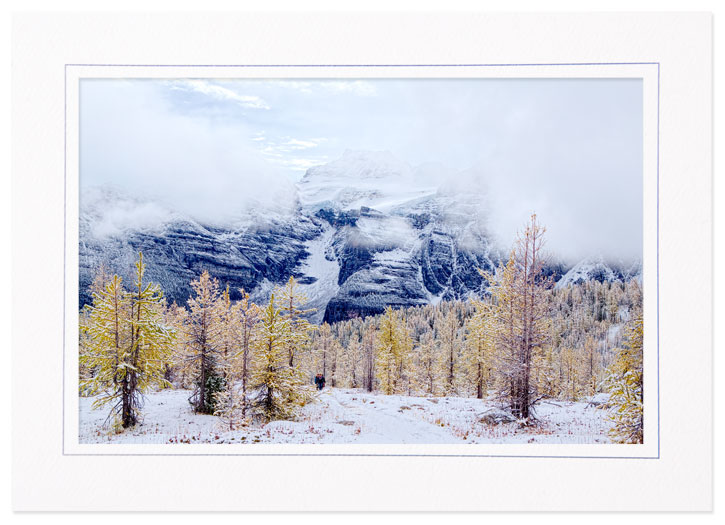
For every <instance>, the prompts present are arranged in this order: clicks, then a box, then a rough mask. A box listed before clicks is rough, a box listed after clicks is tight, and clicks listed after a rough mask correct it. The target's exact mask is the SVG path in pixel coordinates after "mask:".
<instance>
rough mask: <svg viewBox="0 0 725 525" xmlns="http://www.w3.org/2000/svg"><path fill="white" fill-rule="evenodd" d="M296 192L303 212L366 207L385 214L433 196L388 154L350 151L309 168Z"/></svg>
mask: <svg viewBox="0 0 725 525" xmlns="http://www.w3.org/2000/svg"><path fill="white" fill-rule="evenodd" d="M297 188H298V198H299V202H300V205H301V206H302V207H303V209H306V210H315V209H323V208H333V209H340V210H354V209H359V208H361V207H368V208H374V209H376V210H378V211H381V212H387V211H388V210H390V209H391V208H393V207H394V206H396V205H399V204H401V203H404V202H406V201H409V200H412V199H416V198H419V197H422V196H425V195H432V194H434V193H435V192H436V188H435V187H422V188H421V187H420V186H419V185H417V184H416V181H415V177H414V171H413V170H412V169H411V167H410V166H408V165H407V164H405V163H403V162H401V161H399V160H398V159H396V158H395V157H394V156H393V155H392V154H390V153H389V152H369V151H349V150H348V151H345V153H344V154H343V156H342V157H341V158H339V159H337V160H335V161H333V162H330V163H328V164H325V165H323V166H317V167H314V168H310V169H309V170H308V171H307V173H306V174H305V176H304V177H303V178H302V180H301V181H300V182H299V184H298V185H297Z"/></svg>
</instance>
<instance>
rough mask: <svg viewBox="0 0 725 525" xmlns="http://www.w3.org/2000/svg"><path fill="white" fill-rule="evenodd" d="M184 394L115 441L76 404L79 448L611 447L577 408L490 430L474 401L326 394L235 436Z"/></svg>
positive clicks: (592, 414)
mask: <svg viewBox="0 0 725 525" xmlns="http://www.w3.org/2000/svg"><path fill="white" fill-rule="evenodd" d="M190 395H191V392H190V391H188V390H163V391H160V392H155V393H152V394H149V395H147V396H146V403H145V406H144V409H143V420H142V422H141V423H140V424H138V425H137V426H136V427H134V428H132V429H129V430H126V431H124V432H122V433H120V434H113V433H112V432H110V431H109V429H108V428H105V427H104V422H105V420H106V417H107V415H108V410H107V409H97V410H94V409H92V408H91V404H92V402H93V399H92V398H80V429H79V430H80V442H81V443H118V444H124V443H135V444H166V443H236V444H240V443H252V444H254V443H293V444H310V443H320V444H344V443H354V444H409V443H411V444H412V443H417V444H464V443H539V444H547V443H568V444H592V443H609V442H610V441H609V438H608V436H607V430H608V428H609V425H610V424H609V422H608V420H607V412H606V411H605V410H601V409H599V408H596V407H594V406H593V405H591V404H590V403H588V402H586V401H582V402H562V401H556V402H553V401H552V402H541V403H539V404H538V405H537V406H536V415H537V418H538V419H539V423H538V424H537V425H536V426H531V427H521V426H520V425H519V424H518V423H516V422H514V423H508V424H506V423H504V424H500V425H488V424H485V423H482V422H480V418H481V415H482V414H483V413H485V412H486V411H487V410H491V409H495V404H494V403H491V402H488V401H487V402H484V401H482V400H478V399H474V398H458V397H416V396H398V395H394V396H385V395H381V394H376V393H368V392H363V391H360V390H352V389H336V388H326V389H325V390H323V391H322V392H320V393H319V394H318V397H317V399H316V400H315V401H314V402H312V403H309V404H308V405H307V406H305V407H304V408H303V409H302V413H301V414H300V416H299V417H298V419H297V421H273V422H271V423H268V424H265V425H257V426H255V425H252V426H249V427H245V428H243V429H240V430H235V431H233V432H230V431H228V429H225V428H223V424H222V422H221V420H220V419H219V418H217V417H216V416H210V415H201V414H194V413H193V411H192V410H191V407H190V405H189V403H188V398H189V396H190Z"/></svg>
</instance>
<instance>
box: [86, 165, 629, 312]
mask: <svg viewBox="0 0 725 525" xmlns="http://www.w3.org/2000/svg"><path fill="white" fill-rule="evenodd" d="M426 169H427V172H426V173H425V177H421V176H420V173H419V172H417V171H416V170H415V169H413V168H411V167H410V166H408V165H407V164H405V163H403V162H401V161H399V160H397V159H396V158H395V157H393V156H392V155H391V154H389V153H386V152H346V153H345V154H344V155H343V156H342V157H341V158H340V159H338V160H336V161H333V162H331V163H329V164H326V165H324V166H318V167H315V168H311V169H309V170H308V171H307V173H306V174H305V176H304V177H303V178H302V180H301V181H300V182H299V183H298V185H297V202H296V205H294V206H281V205H280V206H278V207H276V208H275V207H273V206H272V205H270V204H267V205H264V206H256V207H255V206H246V207H244V210H246V211H244V212H240V213H239V214H238V216H236V217H235V218H234V219H233V220H225V221H224V222H223V223H221V224H210V223H208V222H201V221H199V220H196V219H194V218H192V217H191V216H189V215H185V214H183V213H180V212H178V211H176V210H173V209H170V208H169V207H168V206H164V205H162V204H160V202H159V201H157V200H152V199H147V200H141V199H138V198H136V197H134V196H129V195H124V194H123V193H122V192H120V191H118V190H111V189H108V188H104V189H100V190H99V189H88V190H86V191H84V193H83V194H82V199H81V215H80V246H79V255H80V301H81V304H84V303H87V302H89V301H90V297H89V294H88V286H89V285H90V283H91V281H92V279H93V272H94V271H95V269H96V268H97V267H98V265H99V264H101V263H103V264H105V265H106V266H107V267H108V268H109V269H110V270H112V271H114V272H118V273H120V274H121V275H122V277H124V278H125V279H130V277H131V273H132V268H133V262H134V261H135V259H136V257H137V255H138V252H139V251H142V252H143V253H144V260H145V262H146V264H147V277H148V279H150V280H153V281H155V282H158V283H160V284H161V286H162V287H163V289H164V292H165V294H166V296H167V298H168V299H169V301H176V302H177V303H185V302H186V300H187V298H188V297H189V295H190V292H191V287H190V282H191V280H192V279H196V278H198V276H199V274H200V273H201V272H202V271H203V270H205V269H206V270H209V272H210V273H211V274H212V276H214V277H216V278H218V279H219V281H220V284H221V285H222V286H226V285H229V288H230V292H231V294H232V298H238V297H239V289H240V288H244V289H245V290H246V291H248V292H249V293H250V294H251V296H252V298H253V299H254V300H256V301H260V302H261V301H264V300H266V299H267V298H268V296H269V293H270V292H271V291H272V290H273V289H274V287H275V286H276V285H279V284H282V283H284V282H285V281H286V280H287V279H288V278H289V277H290V276H291V275H294V276H295V278H297V279H298V280H299V282H300V284H301V285H302V287H303V289H304V292H305V293H306V295H307V296H308V298H309V300H310V306H311V307H313V308H315V309H316V311H315V313H314V314H313V317H312V320H313V321H315V322H321V321H323V320H325V321H328V322H334V321H338V320H341V319H346V318H349V317H351V316H365V315H369V314H376V313H379V312H381V311H382V310H383V309H384V308H385V306H387V305H393V306H413V305H423V304H428V303H436V302H438V301H441V300H450V299H461V298H466V297H469V296H471V295H478V294H480V293H481V292H482V291H483V288H482V287H483V286H484V283H483V281H482V278H481V276H480V274H479V272H478V269H479V268H480V269H485V270H491V269H493V267H494V266H495V265H497V264H498V262H499V261H500V253H499V251H498V250H497V249H496V248H495V247H494V246H492V244H491V242H490V241H489V239H490V238H491V236H490V235H489V234H488V233H487V231H486V227H485V225H486V220H485V215H484V214H485V211H486V206H485V203H484V201H483V198H482V197H481V195H480V194H478V193H475V192H472V193H466V192H461V191H454V190H451V189H450V188H449V189H448V190H445V191H443V190H439V189H437V188H436V187H431V186H430V185H425V184H422V183H421V182H420V180H421V179H425V180H431V174H430V169H431V168H430V167H427V168H426ZM240 209H242V208H241V206H240ZM549 270H550V271H551V272H552V273H554V274H555V275H560V274H561V273H563V271H565V270H567V268H561V267H552V268H551V269H549ZM597 272H599V273H597ZM587 276H595V278H596V276H601V277H602V278H606V279H612V278H620V277H624V278H629V277H628V276H624V275H623V274H622V273H621V272H620V273H617V272H616V271H615V270H613V269H612V268H611V267H609V266H606V265H603V263H602V264H599V263H585V262H584V261H583V262H582V263H579V264H578V265H576V266H575V267H573V268H571V269H570V270H569V271H568V273H567V274H566V275H565V276H564V278H563V279H562V280H561V281H560V282H564V283H568V282H576V280H578V279H583V278H587Z"/></svg>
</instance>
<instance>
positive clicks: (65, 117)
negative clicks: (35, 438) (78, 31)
mask: <svg viewBox="0 0 725 525" xmlns="http://www.w3.org/2000/svg"><path fill="white" fill-rule="evenodd" d="M623 65H656V66H657V148H656V149H657V160H656V166H657V167H656V172H657V173H656V177H657V179H656V186H657V190H656V196H657V206H656V213H657V218H656V237H657V239H656V246H657V257H656V265H657V272H656V275H657V298H656V299H657V307H656V312H657V324H656V330H657V456H656V457H655V456H550V455H549V456H547V455H538V456H533V455H527V456H520V455H505V454H504V455H499V454H368V453H361V454H342V453H332V454H319V453H310V454H284V453H283V454H264V453H249V454H227V453H221V454H216V453H189V454H179V453H175V452H171V453H168V454H167V453H148V454H144V453H139V454H132V453H129V454H124V453H121V454H111V453H100V454H92V453H73V454H71V453H66V451H65V363H66V337H65V333H66V311H65V310H66V277H67V275H66V274H67V261H66V253H67V249H68V248H67V227H68V224H67V222H68V218H67V204H68V202H67V167H68V159H67V157H68V152H67V149H68V148H67V134H68V110H67V105H68V88H67V79H68V67H142V68H147V67H151V68H164V67H176V68H184V67H188V68H295V67H298V68H312V67H327V68H365V67H377V68H383V67H389V68H396V67H536V66H623ZM660 66H661V64H660V62H559V63H540V64H535V63H525V64H513V63H503V64H222V65H219V64H87V63H86V64H84V63H77V64H74V63H68V64H65V67H64V75H63V91H64V100H63V184H64V186H63V213H64V216H63V241H64V242H63V363H62V364H63V366H62V368H63V384H62V389H63V393H62V399H63V409H62V415H63V423H62V434H63V436H62V455H63V456H121V457H123V456H194V457H196V456H235V457H239V456H242V457H244V456H254V457H258V456H271V457H278V456H283V457H304V456H309V457H319V456H332V457H455V458H463V457H465V458H532V459H660V276H659V272H660ZM643 176H644V174H643ZM554 446H556V445H554ZM594 446H596V445H594Z"/></svg>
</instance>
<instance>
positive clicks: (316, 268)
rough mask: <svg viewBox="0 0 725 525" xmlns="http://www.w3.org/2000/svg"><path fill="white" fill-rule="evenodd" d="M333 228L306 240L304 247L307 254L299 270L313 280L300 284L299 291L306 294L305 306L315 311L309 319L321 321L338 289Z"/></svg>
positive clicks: (338, 273) (338, 266) (337, 263)
mask: <svg viewBox="0 0 725 525" xmlns="http://www.w3.org/2000/svg"><path fill="white" fill-rule="evenodd" d="M334 235H335V229H334V228H332V227H328V228H327V229H325V231H323V232H322V234H321V235H319V236H318V237H315V238H314V239H312V240H311V241H307V243H306V248H307V251H308V252H309V254H310V255H309V256H307V258H306V259H305V260H304V262H303V263H302V266H301V268H300V271H301V272H302V273H303V274H304V275H305V277H312V278H314V279H316V280H315V282H313V283H310V284H302V285H300V289H301V291H302V292H303V293H304V294H305V295H306V296H307V300H308V303H307V304H306V305H305V308H308V309H312V308H314V309H315V311H314V312H313V313H312V315H311V320H312V321H313V322H315V323H321V322H322V318H323V316H324V315H325V307H326V306H327V303H329V302H330V299H332V298H333V297H334V296H335V295H336V294H337V292H338V290H339V289H340V286H339V285H338V284H337V279H338V276H339V275H340V263H339V261H338V260H337V257H335V253H334V251H333V248H332V241H333V237H334Z"/></svg>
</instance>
